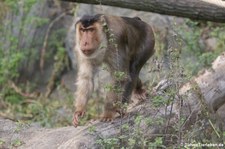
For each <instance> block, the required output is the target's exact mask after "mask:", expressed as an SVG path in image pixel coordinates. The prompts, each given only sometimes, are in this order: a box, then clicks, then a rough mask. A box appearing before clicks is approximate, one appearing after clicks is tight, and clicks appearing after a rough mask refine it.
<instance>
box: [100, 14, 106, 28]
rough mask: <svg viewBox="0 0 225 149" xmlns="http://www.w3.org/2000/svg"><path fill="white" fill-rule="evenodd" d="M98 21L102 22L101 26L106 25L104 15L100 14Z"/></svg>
mask: <svg viewBox="0 0 225 149" xmlns="http://www.w3.org/2000/svg"><path fill="white" fill-rule="evenodd" d="M100 21H101V23H102V26H107V22H106V18H105V16H104V15H101V16H100Z"/></svg>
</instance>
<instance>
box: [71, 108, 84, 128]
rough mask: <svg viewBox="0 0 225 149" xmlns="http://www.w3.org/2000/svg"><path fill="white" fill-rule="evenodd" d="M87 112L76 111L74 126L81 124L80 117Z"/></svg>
mask: <svg viewBox="0 0 225 149" xmlns="http://www.w3.org/2000/svg"><path fill="white" fill-rule="evenodd" d="M84 114H85V111H75V112H74V115H73V125H74V127H77V126H78V124H79V118H80V117H83V116H84Z"/></svg>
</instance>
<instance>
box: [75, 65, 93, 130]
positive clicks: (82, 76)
mask: <svg viewBox="0 0 225 149" xmlns="http://www.w3.org/2000/svg"><path fill="white" fill-rule="evenodd" d="M84 64H85V63H83V65H82V66H81V67H80V69H79V72H78V77H77V83H76V84H77V90H76V93H75V97H76V101H75V112H74V116H73V124H74V126H77V125H78V123H79V118H80V117H82V116H83V115H84V114H85V110H86V105H87V101H88V99H89V98H90V96H91V93H92V91H93V87H94V85H93V75H94V74H93V71H92V67H91V65H84Z"/></svg>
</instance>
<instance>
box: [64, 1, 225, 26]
mask: <svg viewBox="0 0 225 149" xmlns="http://www.w3.org/2000/svg"><path fill="white" fill-rule="evenodd" d="M62 1H70V2H77V3H88V4H96V5H109V6H116V7H124V8H130V9H134V10H141V11H148V12H155V13H159V14H165V15H173V16H178V17H186V18H190V19H196V20H205V21H213V22H225V2H224V1H222V0H139V1H134V0H62Z"/></svg>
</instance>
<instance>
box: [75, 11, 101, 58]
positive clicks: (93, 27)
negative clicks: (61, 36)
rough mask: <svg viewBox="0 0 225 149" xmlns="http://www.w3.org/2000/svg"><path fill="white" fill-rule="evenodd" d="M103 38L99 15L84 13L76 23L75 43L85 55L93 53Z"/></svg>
mask: <svg viewBox="0 0 225 149" xmlns="http://www.w3.org/2000/svg"><path fill="white" fill-rule="evenodd" d="M104 38H105V37H104V34H103V27H102V22H101V15H95V16H87V15H85V16H83V17H82V18H81V19H80V20H79V21H78V22H77V23H76V44H77V45H78V50H80V51H81V52H82V53H83V54H84V55H85V56H91V55H92V54H93V53H95V51H96V50H98V49H99V47H100V46H101V43H102V41H103V40H104Z"/></svg>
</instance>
